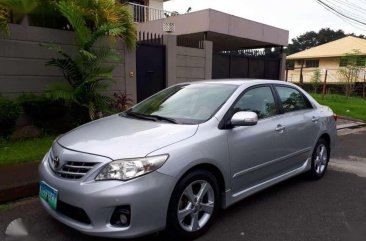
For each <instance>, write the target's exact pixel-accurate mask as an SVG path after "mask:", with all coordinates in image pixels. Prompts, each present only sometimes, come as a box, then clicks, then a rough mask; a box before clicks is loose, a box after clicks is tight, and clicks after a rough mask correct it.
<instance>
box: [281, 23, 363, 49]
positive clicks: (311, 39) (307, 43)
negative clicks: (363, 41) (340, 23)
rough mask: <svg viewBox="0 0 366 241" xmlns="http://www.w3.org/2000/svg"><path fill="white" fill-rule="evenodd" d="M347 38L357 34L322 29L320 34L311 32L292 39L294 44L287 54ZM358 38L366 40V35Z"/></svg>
mask: <svg viewBox="0 0 366 241" xmlns="http://www.w3.org/2000/svg"><path fill="white" fill-rule="evenodd" d="M346 36H356V35H355V34H353V33H351V34H346V33H344V31H343V30H340V29H339V30H337V31H335V30H332V29H330V28H322V29H320V30H319V32H315V31H309V32H306V33H304V34H302V35H300V36H298V37H296V38H293V39H292V43H291V44H289V45H288V47H287V50H286V53H287V54H288V55H290V54H293V53H297V52H300V51H303V50H306V49H309V48H313V47H316V46H318V45H321V44H325V43H329V42H331V41H334V40H337V39H340V38H344V37H346ZM357 37H360V38H365V36H364V35H359V36H357Z"/></svg>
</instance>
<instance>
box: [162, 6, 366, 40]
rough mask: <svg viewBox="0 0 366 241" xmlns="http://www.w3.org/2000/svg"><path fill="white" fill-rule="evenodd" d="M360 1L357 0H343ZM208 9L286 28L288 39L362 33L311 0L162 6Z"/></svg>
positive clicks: (168, 7)
mask: <svg viewBox="0 0 366 241" xmlns="http://www.w3.org/2000/svg"><path fill="white" fill-rule="evenodd" d="M347 1H350V2H352V1H355V2H357V1H360V0H347ZM189 7H191V8H192V11H198V10H202V9H207V8H212V9H215V10H218V11H221V12H225V13H229V14H232V15H235V16H239V17H242V18H246V19H250V20H253V21H257V22H260V23H264V24H268V25H272V26H275V27H279V28H282V29H286V30H288V31H289V32H290V33H289V34H290V39H289V40H290V42H291V39H292V38H294V37H297V36H299V35H301V34H303V33H305V32H307V31H318V30H320V29H321V28H325V27H329V28H331V29H334V30H338V29H342V30H344V31H345V32H346V33H355V34H364V35H366V26H365V27H364V29H360V28H359V27H355V26H352V25H350V24H348V23H347V22H345V21H343V20H342V19H340V18H339V17H337V16H336V15H334V14H332V13H330V12H328V11H327V10H326V9H324V8H323V7H322V6H321V5H319V4H318V3H316V1H315V0H170V1H168V2H165V3H164V9H165V10H168V11H178V12H179V13H184V12H186V11H187V9H188V8H189Z"/></svg>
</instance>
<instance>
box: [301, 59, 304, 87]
mask: <svg viewBox="0 0 366 241" xmlns="http://www.w3.org/2000/svg"><path fill="white" fill-rule="evenodd" d="M303 69H304V63H302V64H301V69H300V85H302V84H303V83H304V76H303V75H302V71H303Z"/></svg>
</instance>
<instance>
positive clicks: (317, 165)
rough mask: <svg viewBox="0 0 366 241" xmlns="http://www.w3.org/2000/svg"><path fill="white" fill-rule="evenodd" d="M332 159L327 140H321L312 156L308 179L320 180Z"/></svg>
mask: <svg viewBox="0 0 366 241" xmlns="http://www.w3.org/2000/svg"><path fill="white" fill-rule="evenodd" d="M329 157H330V146H329V143H328V141H326V140H325V139H322V138H321V139H319V140H318V142H317V143H316V145H315V148H314V151H313V154H312V156H311V169H310V171H309V172H308V175H307V176H308V177H309V178H310V179H311V180H319V179H321V178H322V177H323V176H324V175H325V172H326V171H327V168H328V163H329Z"/></svg>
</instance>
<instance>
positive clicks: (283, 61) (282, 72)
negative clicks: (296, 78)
mask: <svg viewBox="0 0 366 241" xmlns="http://www.w3.org/2000/svg"><path fill="white" fill-rule="evenodd" d="M280 58H281V61H280V71H279V73H280V74H279V79H280V80H283V81H285V75H286V54H285V53H282V54H281V56H280Z"/></svg>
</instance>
